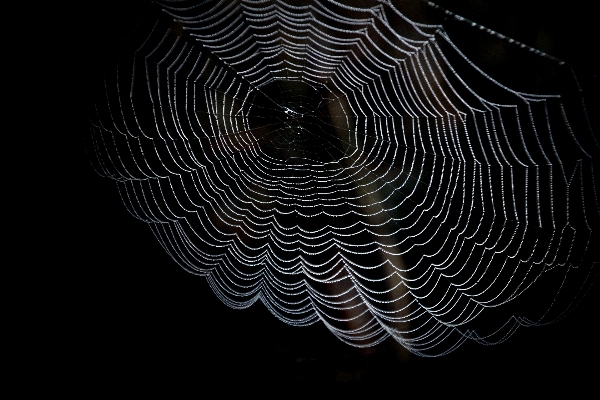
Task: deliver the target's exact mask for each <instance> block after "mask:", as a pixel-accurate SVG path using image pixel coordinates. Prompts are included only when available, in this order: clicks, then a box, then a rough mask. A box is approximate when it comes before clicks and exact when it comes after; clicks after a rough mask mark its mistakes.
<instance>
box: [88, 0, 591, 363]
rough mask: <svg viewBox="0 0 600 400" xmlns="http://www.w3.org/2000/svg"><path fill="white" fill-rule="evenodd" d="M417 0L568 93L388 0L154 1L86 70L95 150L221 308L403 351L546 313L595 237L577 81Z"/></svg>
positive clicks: (582, 265)
mask: <svg viewBox="0 0 600 400" xmlns="http://www.w3.org/2000/svg"><path fill="white" fill-rule="evenodd" d="M427 4H428V7H430V8H431V10H432V11H434V12H437V13H439V14H440V15H442V16H444V17H445V18H449V19H450V20H451V21H452V23H457V24H462V25H464V26H465V27H466V28H467V29H472V31H473V32H475V33H477V34H478V35H486V36H490V37H494V38H496V39H498V40H501V41H504V42H507V43H511V45H513V46H514V47H515V48H521V49H522V50H523V52H525V53H528V56H531V57H532V58H534V59H538V60H542V61H543V62H547V63H551V64H553V65H555V67H556V69H558V70H560V71H563V70H566V74H565V75H566V78H564V80H563V81H564V82H566V83H567V84H566V85H567V86H568V87H569V88H571V89H572V91H571V92H569V91H567V92H565V93H566V94H564V93H561V94H551V95H540V94H530V93H524V92H521V91H518V90H513V89H511V88H509V87H507V86H505V85H503V84H502V83H500V82H498V81H496V80H494V79H493V78H492V77H491V76H490V75H488V74H486V73H485V72H484V71H482V70H481V69H479V68H478V67H477V66H476V65H475V63H474V62H473V61H472V60H471V59H470V58H469V57H467V56H466V55H465V54H463V53H462V52H461V50H460V49H459V47H457V46H456V45H455V44H454V42H453V41H452V40H451V38H450V36H449V34H448V31H447V29H446V27H445V25H439V24H426V23H420V22H417V21H413V20H411V19H409V18H408V17H407V16H406V15H405V13H403V10H402V4H400V5H394V4H392V3H391V2H389V1H383V0H382V1H375V0H373V1H360V2H358V1H343V2H342V1H339V2H338V1H303V2H290V1H283V0H281V1H244V0H241V1H212V0H211V1H202V2H191V1H183V2H182V1H172V2H169V1H163V2H158V3H156V4H154V5H153V8H152V9H151V10H150V11H149V14H148V16H147V18H145V19H144V20H143V21H142V22H141V23H140V25H139V26H138V28H137V29H136V31H134V32H133V33H132V34H131V35H130V36H129V37H128V38H127V39H126V40H125V41H124V42H123V43H122V46H121V48H120V50H119V53H118V57H117V58H116V59H115V60H114V61H113V62H108V63H107V67H106V69H105V75H104V77H103V79H100V80H98V81H97V85H96V87H95V90H94V95H93V96H92V97H93V99H92V102H91V103H90V104H89V105H88V107H87V110H88V116H89V119H90V122H91V125H90V126H91V128H90V133H91V134H90V135H89V138H88V139H89V140H88V150H89V153H90V156H91V159H92V163H93V165H94V167H95V168H96V170H97V171H98V172H99V173H100V174H101V175H103V176H106V177H109V178H111V179H114V180H116V182H117V186H118V188H119V192H120V194H121V198H122V200H123V202H124V204H125V205H126V206H127V208H128V210H129V211H130V212H131V214H133V215H134V216H135V217H136V218H139V219H140V220H142V221H145V222H146V223H148V225H149V226H150V227H151V228H152V230H153V232H154V234H155V236H156V238H157V239H158V240H159V242H160V243H161V245H162V246H163V247H164V249H165V250H166V251H167V252H168V253H169V254H170V256H171V257H172V258H173V260H175V261H176V262H177V263H178V264H179V265H181V266H182V267H183V268H185V269H186V270H188V271H190V272H191V273H193V274H197V275H201V276H204V277H205V278H206V279H207V281H208V283H209V284H210V286H211V288H212V289H213V291H214V292H215V294H216V295H217V296H218V297H219V298H220V299H221V301H223V302H224V303H225V304H227V305H229V306H230V307H234V308H246V307H249V306H250V305H251V304H253V303H255V302H256V301H258V300H260V301H261V302H262V303H264V305H265V306H266V307H267V308H268V309H269V310H270V311H271V313H272V314H273V315H275V316H276V317H277V318H279V319H281V320H282V321H284V322H286V323H288V324H292V325H309V324H313V323H315V322H319V321H320V322H322V323H324V324H325V326H326V327H327V328H328V329H329V330H330V331H331V332H332V333H333V334H335V335H336V336H337V337H338V338H339V339H341V340H342V341H344V342H346V343H349V344H351V345H353V346H359V347H363V346H373V345H376V344H377V343H380V342H381V341H383V340H385V339H386V338H388V337H392V338H394V339H395V340H397V341H398V342H399V343H400V344H402V345H403V346H404V347H406V348H407V349H408V350H409V351H411V352H413V353H415V354H419V355H440V354H445V353H447V352H449V351H452V350H453V349H455V348H457V347H458V346H459V345H460V344H461V343H463V342H464V341H465V340H468V339H473V340H476V341H478V342H481V343H484V344H489V343H497V342H501V341H503V340H505V339H507V338H508V337H509V336H510V335H512V333H514V331H515V330H516V328H517V327H518V326H520V325H526V326H529V325H538V324H544V323H549V322H553V321H556V320H558V319H560V318H562V317H563V316H564V315H565V314H566V313H567V312H568V311H569V310H570V309H571V308H572V307H573V306H574V305H575V304H576V303H577V301H578V300H579V299H580V298H581V296H583V294H584V293H585V292H586V291H587V289H588V288H589V286H590V285H591V284H592V281H593V278H594V277H595V275H596V274H597V271H596V268H597V263H598V258H597V254H596V253H595V252H594V251H593V248H592V247H593V244H594V243H599V242H600V241H599V240H598V234H597V231H596V229H595V228H596V227H597V226H598V222H599V221H598V220H599V215H600V205H599V202H598V193H597V187H598V186H597V185H598V174H597V172H595V169H594V165H595V163H596V162H597V160H598V150H599V146H598V143H597V141H596V139H595V137H594V134H593V132H592V130H591V128H590V126H589V124H588V122H587V116H586V115H585V108H584V107H583V103H582V99H581V96H580V95H578V94H577V93H576V91H575V90H576V88H577V86H576V81H575V80H574V79H573V78H572V77H569V72H570V70H569V68H568V66H566V65H564V63H563V62H562V61H560V60H557V59H555V58H553V57H552V56H550V55H547V54H545V53H543V52H541V51H539V50H535V49H533V48H529V47H527V46H526V45H525V44H522V43H519V42H515V41H514V40H513V39H510V38H506V37H504V36H503V35H501V34H500V33H496V32H494V31H492V30H489V29H487V28H484V27H482V26H480V25H478V24H476V23H475V22H472V21H469V20H466V19H464V18H462V17H460V16H458V15H455V14H452V13H451V12H449V11H446V10H443V9H441V8H440V7H438V6H437V5H435V4H433V3H427ZM561 82H562V81H561ZM573 88H575V89H573ZM573 93H575V94H573ZM532 287H535V292H534V293H535V296H534V297H532V294H531V292H532Z"/></svg>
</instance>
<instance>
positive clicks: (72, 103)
mask: <svg viewBox="0 0 600 400" xmlns="http://www.w3.org/2000/svg"><path fill="white" fill-rule="evenodd" d="M122 3H124V2H110V1H109V2H97V3H92V2H74V1H73V2H66V1H65V2H54V3H53V4H52V5H46V6H44V8H43V9H42V10H41V11H42V13H41V15H40V16H39V22H38V21H36V23H35V24H30V25H29V26H30V28H28V29H35V31H36V32H37V34H35V35H32V38H30V39H28V40H24V44H23V49H25V50H24V51H25V52H26V53H27V55H26V56H27V57H28V58H27V59H31V60H32V61H31V62H30V63H29V64H28V66H29V67H33V68H32V71H29V72H28V74H27V75H28V82H27V84H32V85H33V88H30V89H28V90H29V93H30V94H31V95H32V96H28V98H27V100H25V101H26V103H25V104H26V107H29V108H30V109H31V110H32V113H31V114H28V115H30V119H28V120H27V121H25V122H26V126H27V127H29V128H27V129H29V130H30V131H31V133H30V134H28V135H27V137H28V138H32V141H33V142H34V143H33V144H32V143H29V146H32V148H34V149H35V150H36V152H35V153H30V155H31V154H35V160H34V162H35V164H36V165H37V164H38V163H39V167H37V168H36V170H35V171H32V172H31V173H29V174H27V181H28V185H30V190H31V191H32V192H33V193H34V194H33V195H32V196H30V198H32V199H33V202H32V204H31V205H29V204H28V207H27V208H28V209H29V211H28V214H27V215H28V216H29V218H31V222H30V223H29V226H31V227H32V229H29V230H28V232H29V233H28V234H29V235H30V236H29V237H26V238H24V240H25V241H26V242H27V243H29V244H30V246H28V247H25V249H26V250H25V252H24V254H23V255H24V257H25V258H26V259H28V260H35V263H33V262H32V264H35V265H37V267H36V268H35V269H31V272H30V273H31V276H32V277H33V276H35V278H31V279H33V280H36V282H37V283H39V284H40V286H41V287H42V288H43V289H40V290H39V291H38V293H35V295H36V301H35V303H36V305H35V310H36V312H35V313H34V314H32V315H34V316H35V317H31V318H34V319H35V321H34V322H33V325H34V328H32V330H33V331H34V332H35V333H36V334H37V335H35V336H36V337H37V338H38V339H37V345H36V347H35V348H36V351H35V354H34V355H33V356H32V357H33V359H32V364H34V366H31V365H30V366H28V367H27V368H33V369H36V370H37V369H41V370H44V371H48V370H52V371H55V372H59V374H57V375H60V377H57V378H56V379H53V382H52V384H53V385H57V387H61V388H68V387H70V384H71V383H72V382H73V381H77V382H79V383H83V384H84V385H85V386H86V387H88V388H94V389H103V390H104V389H110V388H113V387H117V384H121V383H125V384H126V386H127V387H129V388H130V389H132V390H137V389H139V388H142V387H143V388H148V387H149V386H151V384H154V383H157V381H160V380H161V379H162V378H164V377H166V376H171V377H172V376H176V377H179V378H180V379H181V380H182V381H185V382H186V383H189V384H191V385H192V386H196V385H197V388H198V389H197V392H198V394H199V395H201V394H202V393H203V392H204V391H205V390H206V389H204V387H206V385H217V383H216V382H217V380H218V379H221V378H223V379H226V380H228V381H229V382H231V384H229V386H228V387H227V389H233V388H236V389H241V390H244V388H247V389H248V393H252V392H255V391H259V390H268V388H269V387H271V386H273V385H279V384H284V385H285V384H289V385H288V386H287V389H288V390H290V391H292V392H293V391H296V390H299V389H304V390H306V389H308V390H311V389H312V388H314V386H313V385H314V384H315V383H326V384H330V383H331V384H339V385H342V386H344V387H354V386H357V385H360V386H363V387H365V388H367V389H369V390H381V389H389V390H393V391H395V392H396V393H398V394H399V395H400V394H404V393H406V391H410V392H413V391H414V390H418V391H431V390H433V391H443V392H448V393H472V394H475V395H481V396H482V397H484V396H485V397H487V395H488V394H489V392H490V391H491V390H494V391H496V390H508V391H513V390H514V391H515V392H520V391H521V390H526V391H528V392H530V393H538V394H539V393H540V392H544V393H551V392H553V391H554V390H556V389H558V388H564V389H568V390H569V391H576V392H579V393H585V390H586V389H590V390H592V391H593V392H596V393H597V392H598V390H597V388H596V387H595V386H594V385H593V383H594V380H595V379H596V378H597V376H598V367H597V360H598V356H600V346H599V345H598V338H599V333H600V332H599V328H598V324H597V320H598V311H597V305H598V304H599V300H598V299H599V296H598V292H599V290H598V287H597V286H598V285H596V286H595V287H594V288H593V289H594V290H593V291H592V292H591V293H590V295H589V296H588V298H586V299H585V301H584V302H583V303H582V304H581V305H580V307H578V308H577V309H575V311H574V312H573V313H572V314H571V315H570V316H569V317H567V318H566V319H565V320H563V321H561V322H559V323H557V324H554V325H551V326H547V327H541V328H521V329H520V330H519V332H517V334H516V335H514V336H513V338H511V339H510V340H509V341H508V342H507V343H504V344H501V345H497V346H492V347H483V346H479V345H476V344H473V343H469V342H468V343H466V344H465V345H463V346H462V347H461V348H460V349H459V350H457V351H455V352H453V353H452V354H450V355H448V356H445V357H441V358H436V359H423V358H418V357H415V356H410V357H407V356H406V354H405V353H404V352H403V351H401V350H400V349H399V348H398V347H397V346H396V345H394V344H393V343H387V342H386V343H385V344H384V345H382V346H378V347H376V348H374V349H369V350H358V349H354V348H351V347H349V346H346V345H344V344H343V343H341V342H340V341H338V340H337V339H336V338H335V337H334V336H333V335H331V334H330V333H329V332H327V331H326V329H325V328H324V327H323V326H321V325H320V324H317V325H315V326H311V327H307V328H294V327H290V326H287V325H285V324H284V323H282V322H280V321H278V320H276V319H275V318H274V317H272V316H271V315H269V313H268V311H267V310H266V309H265V307H264V306H262V305H261V304H256V305H254V306H252V307H251V308H250V309H248V310H242V311H239V310H232V309H229V308H227V307H226V306H225V305H223V304H222V303H221V302H220V301H219V300H218V299H217V298H216V297H215V296H214V295H213V293H212V292H211V290H210V289H209V287H208V285H207V284H206V282H205V281H204V279H203V278H198V277H194V276H192V275H190V274H188V273H186V272H185V271H183V270H182V269H181V268H179V267H178V266H177V265H175V264H174V263H173V262H172V261H171V260H170V259H169V257H168V256H167V255H166V254H165V253H164V251H163V250H162V248H161V247H160V246H159V245H158V243H157V241H156V240H155V239H154V237H153V235H152V233H151V232H150V230H149V228H148V227H147V226H146V225H145V224H143V223H142V222H139V221H137V220H135V219H134V218H132V217H131V216H130V215H129V214H128V213H127V211H126V210H125V208H124V207H123V205H122V204H121V202H120V199H119V197H118V192H117V190H116V187H115V185H114V183H113V182H112V181H109V180H107V179H104V178H101V177H99V176H98V175H96V173H95V172H94V171H93V170H92V168H91V167H90V165H89V163H88V160H87V158H86V155H85V152H84V147H83V141H82V138H81V137H82V135H83V134H85V129H86V121H85V119H84V116H83V110H82V109H81V99H82V97H83V96H84V95H85V88H86V84H87V81H88V80H89V78H90V77H91V76H93V75H94V73H95V72H97V71H98V68H99V66H100V65H101V61H102V60H103V58H104V57H105V55H106V54H107V53H108V52H110V50H111V49H112V48H114V45H115V43H116V42H117V41H118V40H119V39H120V38H121V37H123V36H124V35H126V34H127V33H128V32H129V31H130V30H131V29H132V28H133V27H134V26H135V24H136V21H137V20H138V19H139V18H140V17H141V16H142V13H143V9H144V5H145V2H128V3H127V6H124V5H123V4H122ZM440 3H441V4H442V3H448V4H442V5H444V6H445V7H446V8H449V9H452V10H453V11H455V12H457V13H459V14H462V15H464V16H466V17H468V18H470V19H473V20H476V21H478V22H480V23H481V24H484V25H487V26H490V27H491V28H493V29H496V30H498V31H501V32H503V33H505V34H507V35H510V36H512V37H515V38H516V39H519V40H521V41H523V42H525V43H530V44H533V45H536V40H538V39H539V38H540V37H541V36H540V31H543V32H544V35H545V36H544V35H542V37H545V38H552V40H547V39H546V40H543V41H542V43H541V45H542V46H546V47H547V48H545V49H544V50H546V51H548V52H549V53H551V54H553V55H556V56H557V57H559V58H561V59H564V60H568V61H571V62H572V63H573V65H574V66H575V67H576V68H577V71H578V72H579V73H580V79H581V81H582V83H583V85H584V89H586V90H588V91H589V92H590V93H591V94H596V95H597V75H596V73H597V71H598V70H599V69H598V61H596V56H595V54H594V53H596V52H597V51H596V49H597V47H598V44H597V43H598V42H597V40H596V39H597V34H595V33H594V32H593V31H594V29H593V26H594V25H593V23H594V22H595V21H593V18H592V15H593V14H594V13H593V12H592V11H591V10H590V9H589V6H588V9H585V8H581V7H580V8H578V7H575V5H576V3H577V2H575V3H573V2H570V5H569V8H568V9H565V8H564V7H560V8H559V7H558V6H552V7H551V6H550V5H549V4H548V3H547V2H543V1H537V0H536V1H533V2H518V1H502V2H501V1H494V2H484V1H463V2H456V4H455V5H454V8H453V6H452V5H451V4H452V2H449V1H446V2H440ZM523 3H528V6H525V5H524V4H523ZM580 3H583V2H580ZM571 4H572V5H571ZM591 104H592V108H590V114H591V116H592V118H595V116H596V115H597V110H598V108H597V106H596V104H594V103H593V102H592V103H591ZM593 107H595V108H593ZM32 233H33V234H32ZM34 248H35V249H36V250H35V251H34V250H32V249H34ZM27 249H29V250H27ZM27 251H29V253H28V252H27ZM38 268H39V270H38ZM37 296H39V299H37ZM40 338H41V339H40ZM473 382H479V383H483V384H484V385H483V386H481V387H479V388H478V387H477V386H474V385H473ZM298 383H305V385H298ZM519 383H520V384H523V383H524V384H525V385H524V386H519V385H517V384H519ZM259 388H262V389H259ZM286 393H287V392H286Z"/></svg>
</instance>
